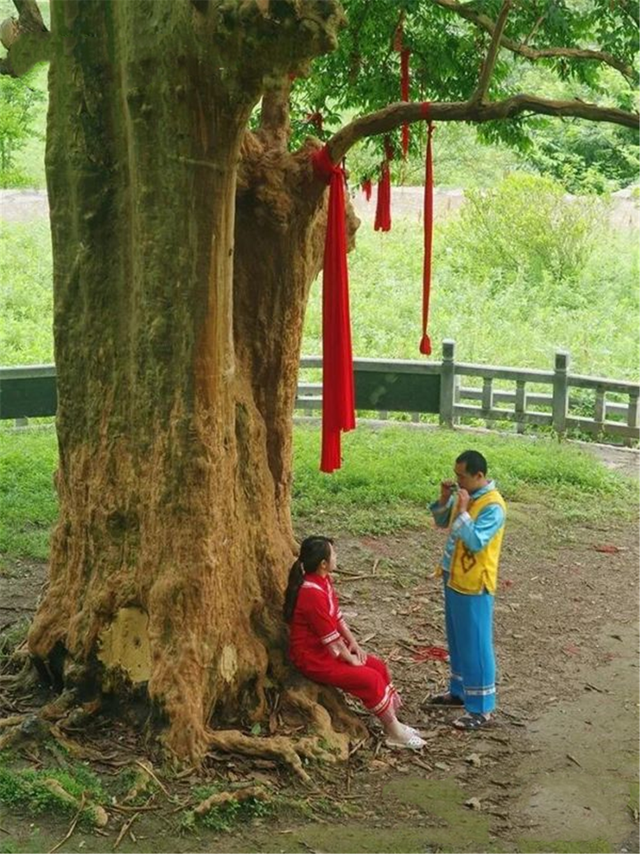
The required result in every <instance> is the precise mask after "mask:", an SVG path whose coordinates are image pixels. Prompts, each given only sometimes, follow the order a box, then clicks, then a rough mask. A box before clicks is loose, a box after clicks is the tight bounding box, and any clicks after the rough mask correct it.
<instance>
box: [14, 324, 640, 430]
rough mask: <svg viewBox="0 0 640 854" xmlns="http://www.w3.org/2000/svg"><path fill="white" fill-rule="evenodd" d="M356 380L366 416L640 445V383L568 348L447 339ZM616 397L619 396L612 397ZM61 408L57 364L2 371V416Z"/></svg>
mask: <svg viewBox="0 0 640 854" xmlns="http://www.w3.org/2000/svg"><path fill="white" fill-rule="evenodd" d="M321 367H322V359H321V357H319V356H304V357H303V358H302V359H301V362H300V369H301V373H302V374H304V373H305V372H307V371H309V370H314V371H316V373H317V369H318V368H321ZM354 376H355V390H356V408H357V409H358V410H359V412H360V413H362V414H365V415H366V414H368V413H372V414H374V415H375V416H376V417H379V418H387V417H388V416H389V413H391V412H400V413H410V414H411V416H412V418H413V420H420V417H421V416H422V415H425V414H427V415H429V414H430V415H437V416H438V417H439V421H440V423H441V424H443V425H446V426H450V427H452V426H454V425H456V424H460V423H461V422H463V421H469V420H473V421H474V422H477V421H478V420H480V421H482V422H484V423H485V424H486V425H487V426H489V427H492V426H495V425H496V424H497V423H500V424H504V423H505V422H510V423H513V424H515V425H516V429H517V430H518V431H519V432H523V431H524V430H525V429H526V428H527V427H528V426H534V427H546V428H549V429H551V430H553V431H555V432H556V433H557V434H559V435H561V436H562V435H565V434H566V433H567V431H573V430H578V431H581V432H582V433H589V434H591V435H593V436H595V437H598V438H600V439H603V440H604V439H606V438H607V437H618V438H619V439H622V440H624V441H625V443H626V444H634V443H636V442H638V441H639V440H640V408H639V406H638V400H639V398H640V385H639V384H638V383H633V382H627V381H624V380H612V379H605V378H602V377H586V376H581V375H579V374H571V373H570V371H569V354H568V353H565V352H562V351H559V352H557V353H556V356H555V365H554V369H553V370H551V371H539V370H531V369H528V368H504V367H494V366H491V365H475V364H469V363H466V362H456V360H455V343H454V342H453V341H449V340H446V341H444V342H443V344H442V359H441V361H439V362H434V361H427V360H423V361H397V360H394V361H388V360H385V359H354ZM463 383H466V384H463ZM547 387H548V390H547ZM585 391H586V396H585ZM611 395H615V396H616V397H617V398H619V399H618V400H611V399H610V396H611ZM295 405H296V409H297V410H301V411H303V412H306V413H313V412H319V411H320V410H321V409H322V385H321V383H318V382H306V381H304V380H303V381H301V382H300V383H299V385H298V396H297V399H296V404H295ZM578 409H579V410H580V411H578ZM55 411H56V374H55V367H54V366H53V365H32V366H25V367H16V368H0V419H9V418H10V419H14V420H15V421H16V423H17V424H18V425H23V424H26V423H27V419H28V418H33V417H41V416H51V415H54V414H55ZM587 411H589V414H585V413H586V412H587Z"/></svg>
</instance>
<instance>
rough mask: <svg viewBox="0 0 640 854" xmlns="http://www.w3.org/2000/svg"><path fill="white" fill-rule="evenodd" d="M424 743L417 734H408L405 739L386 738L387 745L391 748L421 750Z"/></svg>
mask: <svg viewBox="0 0 640 854" xmlns="http://www.w3.org/2000/svg"><path fill="white" fill-rule="evenodd" d="M426 743H427V742H426V741H425V740H424V739H423V738H420V736H419V735H410V736H409V738H407V740H406V741H393V740H392V739H390V738H388V739H387V747H390V748H391V749H392V750H422V748H423V747H424V746H425V745H426Z"/></svg>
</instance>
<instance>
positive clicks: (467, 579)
mask: <svg viewBox="0 0 640 854" xmlns="http://www.w3.org/2000/svg"><path fill="white" fill-rule="evenodd" d="M489 504H499V505H500V507H502V510H503V512H504V514H505V517H506V513H507V506H506V504H505V502H504V499H503V497H502V496H501V495H500V493H499V492H498V490H497V489H492V490H491V491H490V492H485V494H484V495H481V496H480V497H479V498H477V499H476V500H475V501H474V500H473V499H472V500H471V501H470V503H469V508H468V511H467V512H468V513H469V515H470V516H471V518H472V519H473V520H474V522H475V520H476V519H477V518H478V516H479V515H480V512H481V511H482V510H484V508H485V507H487V506H488V505H489ZM459 512H460V511H459V509H458V505H457V504H456V506H455V507H454V509H453V513H452V514H451V524H453V522H454V521H455V519H456V517H457V516H458V513H459ZM503 535H504V525H503V526H502V527H501V528H500V530H499V531H498V532H497V533H496V535H495V536H494V537H493V538H492V539H491V540H490V541H489V542H488V543H487V545H486V546H485V547H484V548H483V549H481V550H480V551H479V552H475V553H474V552H471V551H469V549H468V548H467V547H466V546H465V544H464V543H463V542H462V540H460V539H459V540H457V542H456V545H455V548H454V550H453V557H452V558H451V568H450V572H449V582H448V586H449V587H451V588H452V589H453V590H457V591H458V593H469V594H478V593H482V591H483V589H484V588H486V589H487V590H488V591H489V593H492V594H495V592H496V588H497V586H498V561H499V560H500V547H501V546H502V537H503Z"/></svg>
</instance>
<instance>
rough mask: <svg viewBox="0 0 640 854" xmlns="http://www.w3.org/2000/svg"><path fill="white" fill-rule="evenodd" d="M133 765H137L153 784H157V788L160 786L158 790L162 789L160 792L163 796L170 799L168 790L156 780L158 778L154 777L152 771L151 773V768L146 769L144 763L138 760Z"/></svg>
mask: <svg viewBox="0 0 640 854" xmlns="http://www.w3.org/2000/svg"><path fill="white" fill-rule="evenodd" d="M135 763H136V765H138V766H139V767H140V768H142V770H143V771H144V772H145V773H146V774H148V775H149V776H150V777H151V778H152V779H153V780H155V782H156V783H157V784H158V786H160V788H161V789H162V791H163V792H164V794H165V795H166V796H167V797H168V798H170V797H171V795H170V793H169V790H168V789H167V787H166V786H165V785H164V783H162V782H161V781H160V780H159V779H158V777H157V776H156V774H155V773H154V771H153V770H152V769H151V768H149V767H147V765H145V763H144V762H141V761H140V760H139V759H136V760H135Z"/></svg>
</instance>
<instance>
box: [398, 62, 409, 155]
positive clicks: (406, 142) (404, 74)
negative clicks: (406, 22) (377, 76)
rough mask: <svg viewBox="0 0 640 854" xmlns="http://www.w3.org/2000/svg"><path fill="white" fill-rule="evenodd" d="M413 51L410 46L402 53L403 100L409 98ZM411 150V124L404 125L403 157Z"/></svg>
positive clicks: (401, 88) (401, 82) (401, 86)
mask: <svg viewBox="0 0 640 854" xmlns="http://www.w3.org/2000/svg"><path fill="white" fill-rule="evenodd" d="M410 56H411V51H410V50H409V48H408V47H405V48H403V49H402V51H401V53H400V93H401V97H402V100H403V101H408V100H409V57H410ZM408 151H409V125H408V124H403V125H402V157H403V159H406V157H407V152H408Z"/></svg>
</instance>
